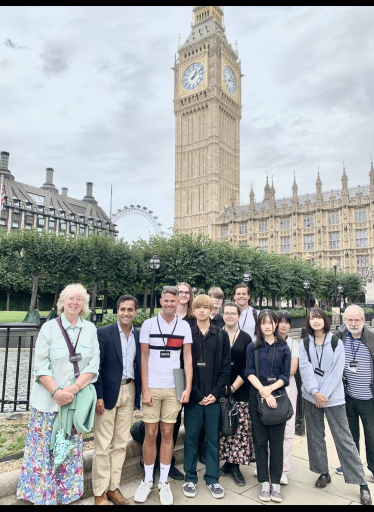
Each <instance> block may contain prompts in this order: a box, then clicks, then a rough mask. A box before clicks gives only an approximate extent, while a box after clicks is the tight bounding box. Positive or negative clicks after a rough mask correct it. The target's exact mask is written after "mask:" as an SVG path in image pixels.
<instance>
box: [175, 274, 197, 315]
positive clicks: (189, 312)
mask: <svg viewBox="0 0 374 512" xmlns="http://www.w3.org/2000/svg"><path fill="white" fill-rule="evenodd" d="M180 285H182V286H187V288H188V291H189V292H190V300H189V301H188V304H187V316H188V318H194V316H193V314H192V301H193V293H192V288H191V285H189V284H188V283H186V282H185V281H182V282H181V283H178V284H177V288H178V290H179V286H180ZM178 295H179V292H178Z"/></svg>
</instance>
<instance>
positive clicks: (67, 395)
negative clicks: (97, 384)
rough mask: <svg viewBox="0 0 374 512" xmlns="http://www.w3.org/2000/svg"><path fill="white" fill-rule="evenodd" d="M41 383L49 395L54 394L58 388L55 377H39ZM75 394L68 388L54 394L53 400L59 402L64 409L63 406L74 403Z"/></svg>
mask: <svg viewBox="0 0 374 512" xmlns="http://www.w3.org/2000/svg"><path fill="white" fill-rule="evenodd" d="M39 382H40V383H41V384H42V385H43V386H44V387H45V389H46V390H47V391H48V393H52V391H54V390H55V389H56V388H57V384H56V382H55V381H54V379H53V377H50V376H49V375H41V376H40V377H39ZM73 398H74V393H72V392H71V391H69V390H68V389H67V388H65V389H58V390H57V391H55V393H54V394H53V399H54V400H55V401H56V402H57V404H58V405H59V406H60V407H62V406H63V405H67V404H70V402H72V401H73Z"/></svg>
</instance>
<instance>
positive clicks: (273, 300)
mask: <svg viewBox="0 0 374 512" xmlns="http://www.w3.org/2000/svg"><path fill="white" fill-rule="evenodd" d="M271 308H272V309H275V293H272V294H271Z"/></svg>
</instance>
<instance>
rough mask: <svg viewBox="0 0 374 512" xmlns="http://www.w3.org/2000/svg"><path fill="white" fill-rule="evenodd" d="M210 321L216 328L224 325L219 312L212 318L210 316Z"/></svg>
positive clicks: (221, 327)
mask: <svg viewBox="0 0 374 512" xmlns="http://www.w3.org/2000/svg"><path fill="white" fill-rule="evenodd" d="M210 323H211V324H213V325H215V326H216V327H218V329H223V328H224V327H225V322H224V320H223V316H222V315H221V314H220V313H217V315H216V316H215V317H214V318H211V319H210Z"/></svg>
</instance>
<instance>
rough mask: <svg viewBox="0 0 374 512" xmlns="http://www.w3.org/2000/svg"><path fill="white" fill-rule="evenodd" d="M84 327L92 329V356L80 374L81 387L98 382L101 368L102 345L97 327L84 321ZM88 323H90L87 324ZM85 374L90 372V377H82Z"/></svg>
mask: <svg viewBox="0 0 374 512" xmlns="http://www.w3.org/2000/svg"><path fill="white" fill-rule="evenodd" d="M84 322H85V323H84V327H83V329H88V328H91V329H92V333H91V347H92V352H91V358H90V360H89V362H88V363H87V364H86V366H85V367H84V368H82V370H81V371H80V376H79V377H78V379H80V380H79V381H78V379H77V381H78V384H79V385H80V387H81V389H83V388H85V387H86V386H88V384H91V383H93V382H96V380H97V376H98V375H99V368H100V347H99V341H98V339H97V329H96V327H95V326H94V325H92V324H91V322H86V321H84ZM87 324H88V325H87ZM84 374H90V378H88V377H87V378H84V379H83V378H81V377H83V375H84Z"/></svg>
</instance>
